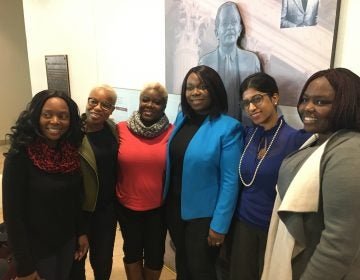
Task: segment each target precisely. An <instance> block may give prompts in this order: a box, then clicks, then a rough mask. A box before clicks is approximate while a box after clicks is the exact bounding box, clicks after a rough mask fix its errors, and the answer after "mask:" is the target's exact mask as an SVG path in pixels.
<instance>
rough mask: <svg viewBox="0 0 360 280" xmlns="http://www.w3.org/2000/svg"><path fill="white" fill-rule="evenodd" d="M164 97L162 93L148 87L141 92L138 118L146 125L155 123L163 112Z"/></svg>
mask: <svg viewBox="0 0 360 280" xmlns="http://www.w3.org/2000/svg"><path fill="white" fill-rule="evenodd" d="M165 105H166V102H165V98H164V96H163V95H162V93H160V92H158V91H157V90H155V89H153V88H149V89H147V90H145V91H144V92H142V93H141V95H140V104H139V114H140V119H141V121H142V122H143V124H144V125H146V126H151V125H152V124H154V123H156V122H157V121H158V120H159V119H160V118H161V117H162V116H163V114H164V110H165Z"/></svg>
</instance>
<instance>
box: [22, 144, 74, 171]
mask: <svg viewBox="0 0 360 280" xmlns="http://www.w3.org/2000/svg"><path fill="white" fill-rule="evenodd" d="M27 153H28V155H29V158H30V159H31V161H32V162H33V164H34V165H35V166H37V167H38V168H40V169H41V170H44V171H46V172H48V173H68V172H72V171H75V170H77V169H79V168H80V157H79V153H78V151H77V149H76V147H75V146H74V145H72V144H70V143H69V142H68V141H62V142H61V143H59V146H58V147H57V148H56V149H54V148H52V147H50V146H48V145H47V144H46V143H44V141H43V140H42V139H40V138H39V139H37V140H36V141H35V142H34V143H33V144H31V145H30V146H29V147H28V148H27Z"/></svg>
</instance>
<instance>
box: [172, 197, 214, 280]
mask: <svg viewBox="0 0 360 280" xmlns="http://www.w3.org/2000/svg"><path fill="white" fill-rule="evenodd" d="M166 217H167V224H168V228H169V233H170V237H171V240H172V241H173V243H174V245H175V248H176V251H175V265H176V275H177V277H176V279H177V280H216V271H215V263H216V259H217V256H218V255H219V248H218V247H210V246H209V245H208V241H207V237H208V235H209V228H210V222H211V218H200V219H193V220H189V221H184V220H182V219H181V209H180V199H177V198H169V199H168V200H167V204H166Z"/></svg>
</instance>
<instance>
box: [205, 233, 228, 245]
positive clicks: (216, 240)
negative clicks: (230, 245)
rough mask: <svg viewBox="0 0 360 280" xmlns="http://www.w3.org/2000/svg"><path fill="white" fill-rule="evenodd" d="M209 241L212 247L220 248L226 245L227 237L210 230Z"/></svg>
mask: <svg viewBox="0 0 360 280" xmlns="http://www.w3.org/2000/svg"><path fill="white" fill-rule="evenodd" d="M207 239H208V244H209V246H210V247H220V246H221V245H222V244H223V243H224V239H225V235H224V234H221V233H217V232H216V231H213V230H212V229H209V235H208V238H207Z"/></svg>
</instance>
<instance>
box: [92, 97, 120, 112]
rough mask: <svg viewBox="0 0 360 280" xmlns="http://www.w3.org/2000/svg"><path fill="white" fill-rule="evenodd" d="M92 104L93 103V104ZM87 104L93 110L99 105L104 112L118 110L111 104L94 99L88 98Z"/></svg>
mask: <svg viewBox="0 0 360 280" xmlns="http://www.w3.org/2000/svg"><path fill="white" fill-rule="evenodd" d="M91 102H93V104H92V103H91ZM87 104H88V105H89V106H91V107H92V108H93V107H96V106H97V105H99V104H100V108H101V109H102V110H104V111H107V112H109V111H111V110H113V109H116V106H115V105H113V104H111V103H109V102H104V101H99V100H97V99H96V98H94V97H88V100H87Z"/></svg>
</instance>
